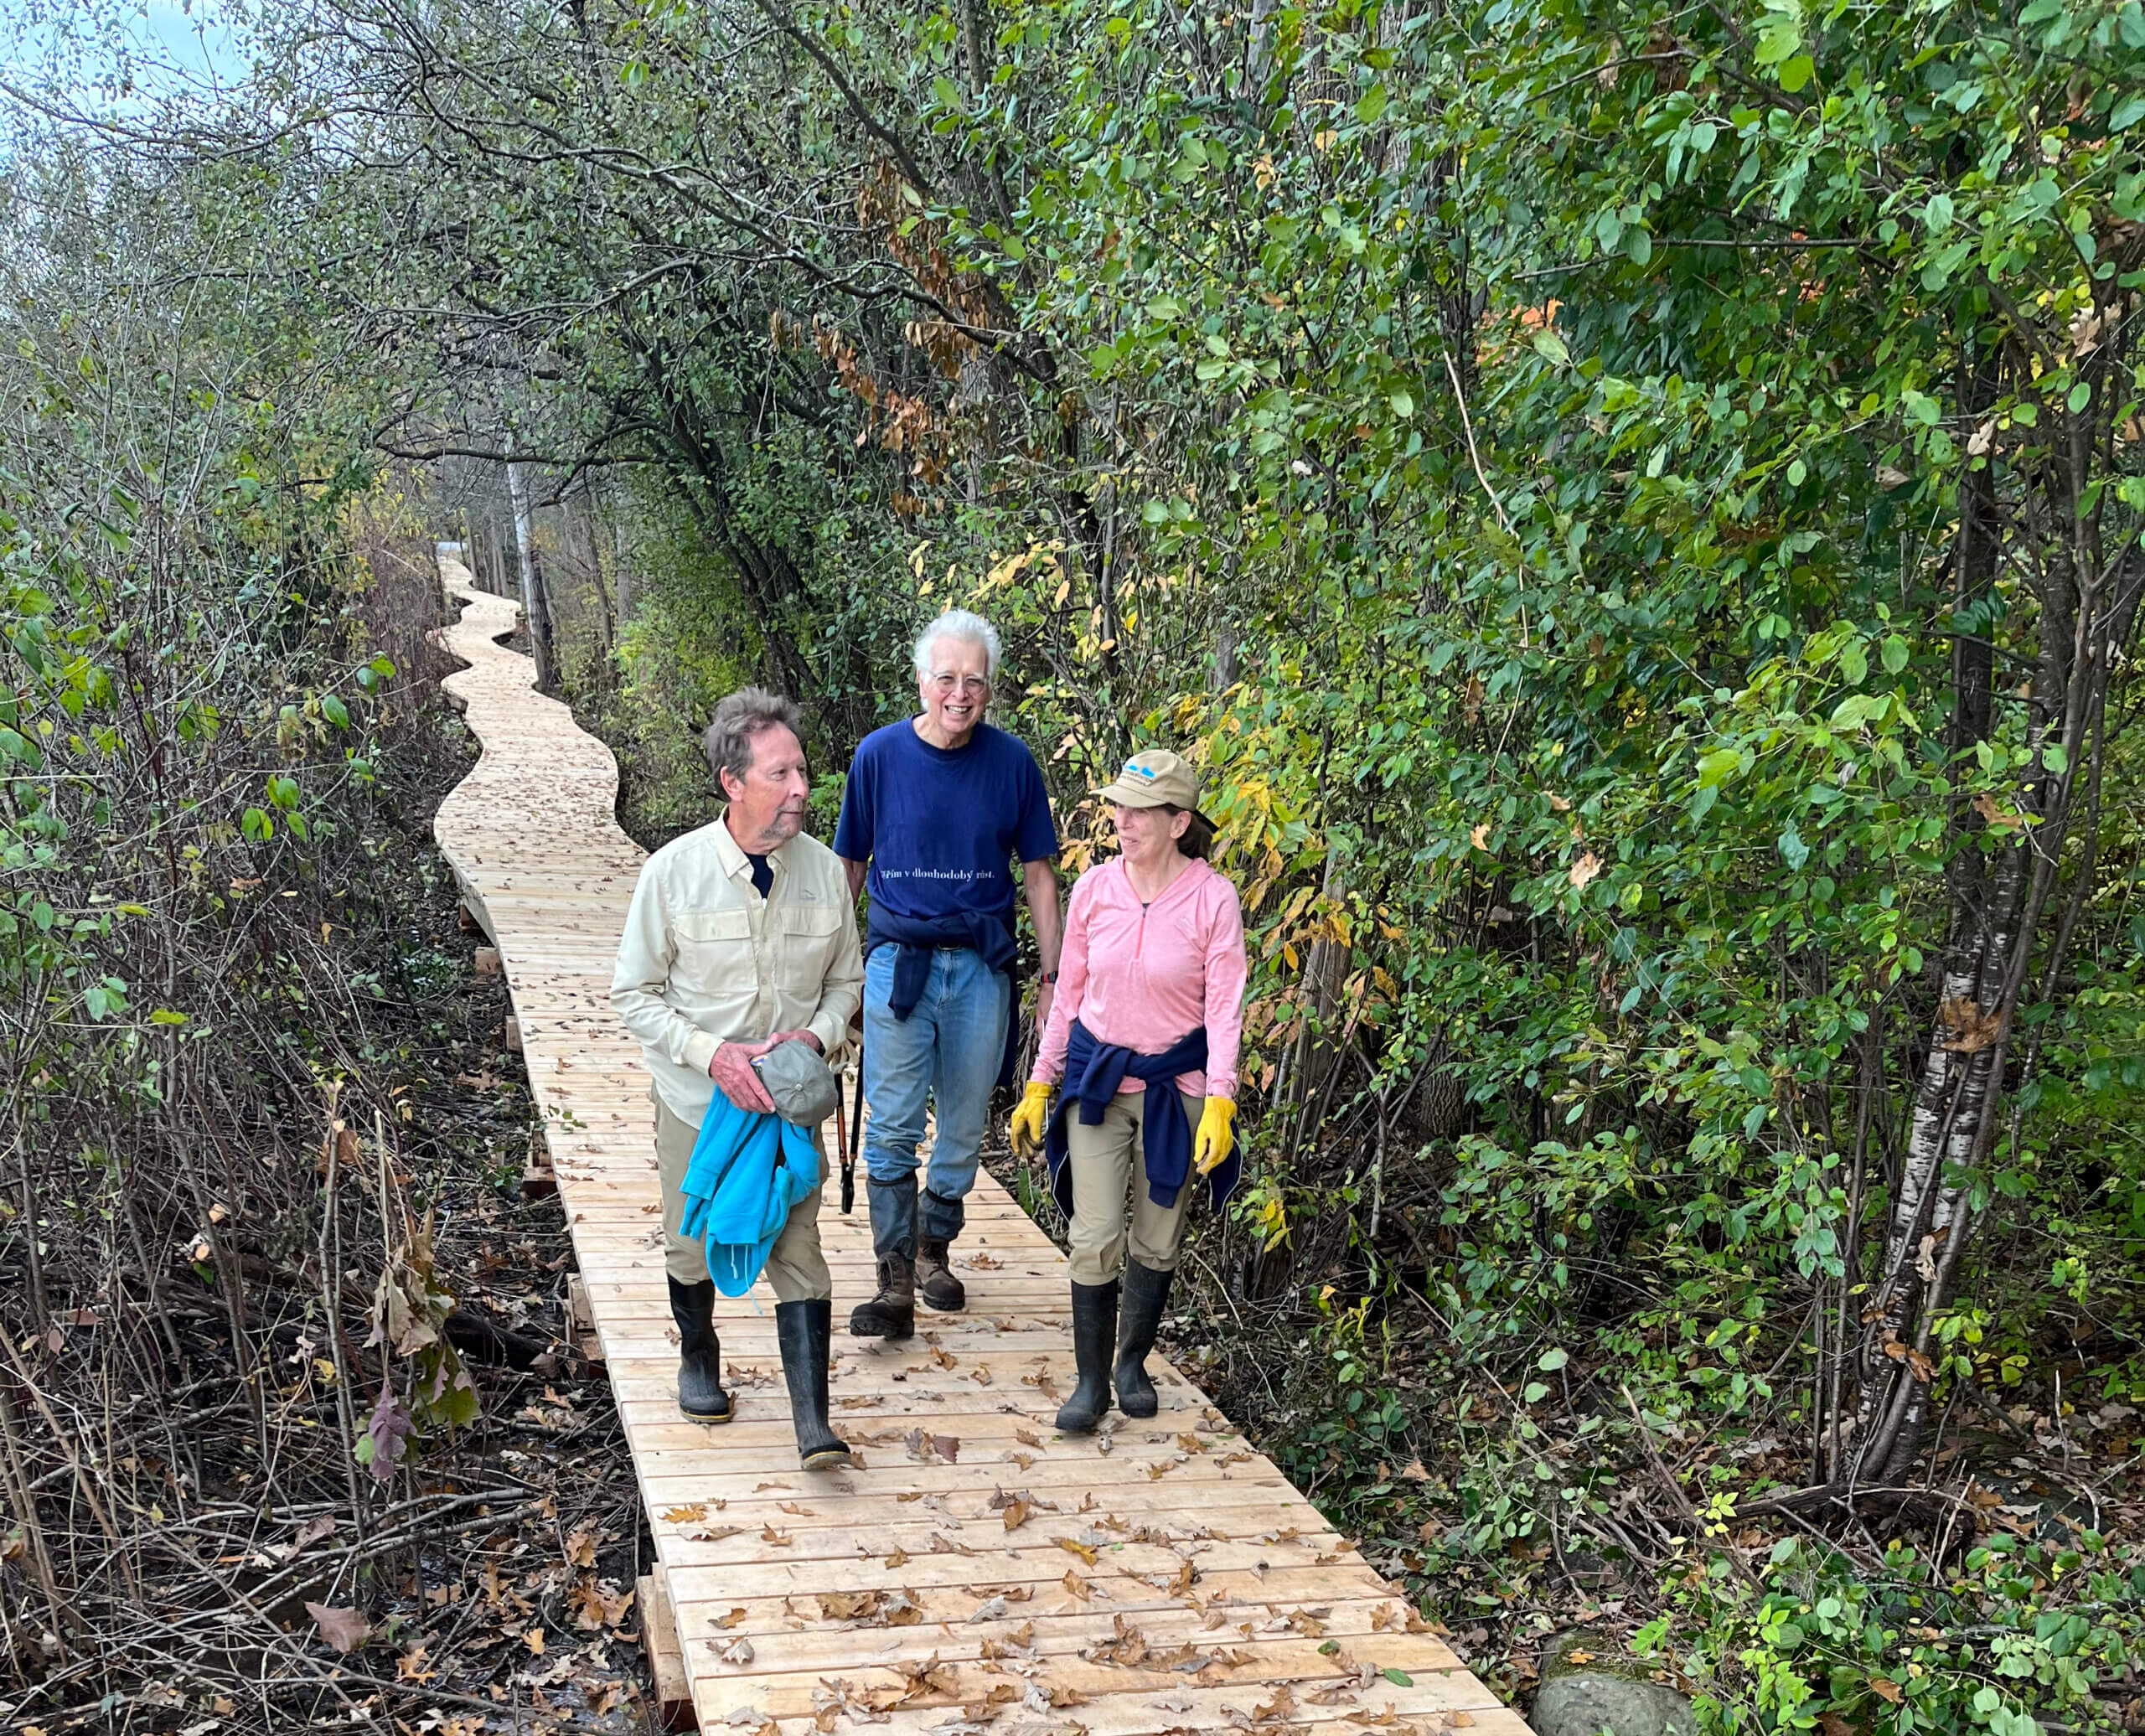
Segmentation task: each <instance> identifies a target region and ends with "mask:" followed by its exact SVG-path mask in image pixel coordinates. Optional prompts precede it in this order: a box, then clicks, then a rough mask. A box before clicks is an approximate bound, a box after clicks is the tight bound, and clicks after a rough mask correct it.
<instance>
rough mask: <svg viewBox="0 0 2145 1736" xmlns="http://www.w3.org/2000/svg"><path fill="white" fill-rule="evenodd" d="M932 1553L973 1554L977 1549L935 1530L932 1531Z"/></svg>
mask: <svg viewBox="0 0 2145 1736" xmlns="http://www.w3.org/2000/svg"><path fill="white" fill-rule="evenodd" d="M931 1553H933V1555H973V1554H974V1553H975V1551H974V1550H973V1549H971V1548H969V1546H968V1545H967V1544H966V1543H957V1542H954V1540H953V1539H952V1538H951V1537H942V1536H941V1535H940V1534H939V1533H938V1532H935V1531H934V1532H932V1533H931Z"/></svg>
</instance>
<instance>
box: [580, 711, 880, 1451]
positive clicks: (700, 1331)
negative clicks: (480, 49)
mask: <svg viewBox="0 0 2145 1736" xmlns="http://www.w3.org/2000/svg"><path fill="white" fill-rule="evenodd" d="M803 726H804V720H803V718H802V716H800V715H799V711H798V710H797V707H796V705H794V704H793V702H792V701H790V700H787V699H783V698H780V697H778V695H774V694H771V693H768V692H764V691H762V690H760V689H758V688H752V687H748V688H745V689H742V690H740V691H738V692H737V693H733V694H731V695H730V696H729V697H728V698H727V699H726V700H723V701H722V703H721V705H718V706H716V711H715V717H714V721H712V722H711V723H710V724H709V726H708V729H707V735H706V739H705V741H704V742H703V743H702V746H703V747H704V748H705V750H706V753H707V757H708V764H709V765H710V767H712V768H713V770H714V772H715V775H716V782H717V783H718V784H719V785H720V786H721V791H722V793H723V794H724V796H726V798H728V800H729V807H728V809H727V810H726V812H725V813H724V814H723V816H722V818H721V819H719V820H716V821H715V822H714V823H713V824H710V825H706V826H702V827H701V828H700V829H699V830H698V831H695V832H689V833H687V834H685V836H684V837H683V838H680V839H676V840H674V841H672V842H671V843H669V844H667V845H664V847H663V848H662V849H661V850H658V851H656V853H655V854H654V855H652V856H650V857H649V860H648V862H647V864H646V865H645V866H644V867H643V868H642V870H641V876H640V881H639V884H638V885H637V886H635V887H634V889H633V905H632V907H631V908H630V909H629V910H628V912H627V913H626V927H625V933H624V934H623V937H622V938H621V939H620V941H619V944H618V967H617V969H616V970H615V971H614V973H613V974H612V980H611V1005H612V1006H613V1007H615V1008H616V1009H617V1010H618V1016H619V1017H620V1018H621V1019H623V1020H624V1021H625V1023H626V1026H627V1027H628V1029H629V1030H630V1031H632V1032H633V1035H634V1036H638V1038H639V1039H640V1041H641V1046H642V1050H643V1055H644V1056H645V1058H646V1060H647V1063H648V1070H649V1072H650V1073H651V1074H652V1075H653V1076H654V1093H653V1095H654V1099H655V1160H656V1169H657V1170H658V1172H659V1175H661V1177H662V1182H663V1227H664V1243H665V1253H664V1267H665V1270H666V1272H667V1274H668V1276H669V1285H670V1312H671V1315H672V1318H673V1319H675V1320H676V1321H677V1324H678V1333H679V1341H680V1365H679V1371H678V1405H679V1408H680V1410H681V1411H683V1412H684V1413H685V1415H686V1416H687V1417H690V1418H692V1419H693V1420H694V1421H695V1422H701V1423H726V1422H728V1421H729V1420H730V1417H731V1401H730V1395H729V1394H728V1393H726V1392H724V1391H723V1389H722V1380H721V1373H722V1364H721V1345H720V1344H719V1342H718V1341H717V1340H716V1332H715V1324H714V1310H715V1284H714V1282H713V1280H712V1279H710V1278H709V1276H708V1272H707V1264H706V1250H705V1249H704V1248H702V1246H701V1245H700V1243H698V1242H695V1241H692V1240H690V1239H688V1238H687V1237H685V1236H684V1235H682V1234H680V1225H681V1224H682V1222H683V1221H684V1217H685V1195H684V1192H683V1191H682V1184H683V1183H684V1181H685V1171H686V1170H687V1168H688V1167H689V1165H690V1163H691V1160H692V1155H693V1146H694V1144H695V1141H696V1140H697V1139H699V1137H700V1122H701V1120H702V1119H703V1118H704V1117H705V1116H706V1113H707V1108H708V1105H709V1103H711V1102H712V1101H713V1099H714V1094H715V1093H716V1091H717V1090H720V1091H721V1093H723V1094H724V1095H725V1096H726V1097H727V1098H729V1099H730V1101H731V1103H735V1104H736V1105H737V1107H738V1108H741V1109H748V1110H753V1111H757V1112H758V1113H763V1114H765V1113H773V1108H774V1104H773V1100H772V1099H771V1098H769V1097H768V1093H767V1091H766V1089H765V1088H764V1087H763V1086H762V1084H761V1082H760V1079H759V1076H758V1075H757V1073H755V1072H753V1070H752V1062H753V1060H754V1058H755V1057H758V1056H761V1055H764V1054H765V1053H766V1052H767V1051H768V1050H769V1049H771V1048H773V1046H775V1045H776V1044H777V1043H778V1042H783V1041H788V1040H789V1039H796V1040H798V1041H803V1042H806V1043H809V1044H810V1045H811V1046H813V1047H814V1049H817V1050H818V1051H819V1052H820V1053H821V1054H822V1055H824V1056H827V1057H830V1059H831V1058H832V1057H834V1055H835V1052H836V1051H838V1050H839V1048H840V1046H841V1044H842V1042H843V1041H844V1040H845V1037H846V1036H847V1033H848V1031H849V1022H850V1015H852V1014H853V1013H855V1010H856V1009H857V1006H858V1004H859V1002H860V1000H861V996H862V993H863V984H864V964H863V958H862V954H861V950H860V948H859V947H858V944H857V935H856V907H855V903H854V902H852V900H851V899H850V893H849V886H848V882H847V881H846V879H845V876H844V875H843V872H842V867H841V864H840V861H839V860H836V858H835V855H834V852H833V851H831V850H829V849H828V848H827V847H826V845H824V844H821V843H820V842H819V840H817V839H815V838H808V837H806V836H805V835H804V811H805V805H806V803H807V801H808V800H809V796H810V793H811V785H810V783H809V779H808V778H807V777H806V775H805V767H804V746H803V743H802V741H801V739H800V737H801V734H802V731H803ZM813 1144H814V1147H815V1148H817V1147H818V1146H819V1129H816V1128H815V1129H813ZM825 1173H826V1170H825V1162H824V1152H822V1154H821V1164H820V1175H821V1177H822V1179H823V1180H824V1175H825ZM767 1276H768V1281H769V1283H770V1284H773V1288H774V1294H775V1330H776V1336H777V1338H778V1341H779V1342H780V1344H781V1346H782V1363H783V1374H784V1376H785V1377H786V1379H787V1381H788V1387H789V1398H790V1408H791V1413H792V1416H793V1421H794V1422H795V1424H796V1429H797V1444H798V1450H799V1454H801V1455H802V1456H803V1458H804V1463H805V1465H806V1467H807V1468H808V1469H814V1470H816V1469H822V1468H825V1467H829V1466H833V1465H845V1464H847V1463H848V1462H849V1453H848V1449H846V1448H845V1446H843V1444H842V1443H841V1440H840V1437H839V1436H837V1435H836V1434H835V1433H834V1431H833V1429H832V1428H831V1427H830V1424H829V1423H828V1421H827V1364H828V1356H829V1349H828V1346H829V1337H830V1330H831V1326H830V1321H831V1309H832V1298H833V1294H834V1287H833V1283H832V1280H831V1279H830V1276H829V1274H828V1271H827V1263H826V1259H825V1258H824V1256H823V1255H822V1254H821V1253H820V1251H819V1194H818V1193H817V1192H816V1191H815V1192H814V1193H813V1194H811V1195H810V1196H809V1197H807V1198H806V1199H804V1201H800V1202H799V1204H798V1205H797V1206H795V1207H793V1209H792V1211H791V1212H790V1214H789V1218H788V1222H787V1224H786V1225H785V1226H784V1227H783V1232H782V1234H781V1235H780V1236H779V1237H778V1238H777V1240H776V1242H775V1244H774V1248H773V1251H772V1252H771V1253H769V1255H768V1263H767Z"/></svg>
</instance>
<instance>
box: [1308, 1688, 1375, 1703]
mask: <svg viewBox="0 0 2145 1736" xmlns="http://www.w3.org/2000/svg"><path fill="white" fill-rule="evenodd" d="M1361 1692H1362V1689H1361V1688H1359V1687H1357V1686H1356V1685H1355V1683H1353V1682H1331V1683H1329V1684H1328V1685H1327V1686H1326V1687H1322V1688H1320V1689H1318V1690H1317V1691H1316V1692H1314V1693H1308V1694H1305V1696H1304V1701H1305V1704H1306V1705H1310V1706H1341V1705H1345V1704H1346V1703H1347V1702H1349V1701H1351V1700H1352V1699H1354V1698H1355V1697H1357V1695H1358V1694H1360V1693H1361Z"/></svg>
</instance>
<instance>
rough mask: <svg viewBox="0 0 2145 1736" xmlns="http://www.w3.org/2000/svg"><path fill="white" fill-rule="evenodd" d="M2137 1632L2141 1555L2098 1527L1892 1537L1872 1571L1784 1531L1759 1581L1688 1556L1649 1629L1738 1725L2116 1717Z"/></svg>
mask: <svg viewBox="0 0 2145 1736" xmlns="http://www.w3.org/2000/svg"><path fill="white" fill-rule="evenodd" d="M1693 1640H1695V1643H1692V1642H1693ZM2141 1642H2145V1568H2140V1567H2137V1566H2130V1567H2128V1568H2125V1567H2124V1566H2123V1565H2122V1564H2121V1563H2118V1562H2116V1561H2112V1560H2111V1558H2109V1556H2108V1553H2107V1552H2106V1545H2105V1544H2104V1543H2103V1542H2102V1540H2101V1537H2099V1536H2098V1534H2097V1533H2095V1532H2084V1533H2082V1534H2081V1535H2080V1537H2078V1538H2077V1540H2076V1541H2075V1542H2071V1543H2067V1544H2062V1545H2054V1544H2049V1543H2044V1542H2037V1541H2034V1540H2033V1539H2030V1538H2021V1537H2014V1536H2011V1535H2008V1534H2003V1533H1999V1534H1998V1535H1997V1536H1996V1537H1992V1538H1991V1539H1990V1540H1989V1542H1987V1544H1986V1545H1984V1546H1982V1547H1977V1548H1975V1549H1973V1550H1971V1551H1969V1552H1968V1553H1967V1555H1966V1557H1965V1558H1964V1560H1963V1561H1962V1562H1960V1563H1957V1564H1956V1567H1953V1568H1950V1569H1949V1570H1944V1571H1940V1570H1938V1569H1937V1568H1934V1567H1933V1566H1932V1565H1931V1563H1929V1562H1928V1561H1927V1560H1926V1559H1925V1558H1923V1557H1921V1556H1920V1555H1918V1554H1917V1553H1915V1551H1914V1550H1912V1549H1910V1548H1906V1547H1903V1546H1901V1545H1898V1544H1894V1545H1893V1546H1892V1547H1891V1548H1890V1549H1889V1550H1888V1551H1887V1552H1886V1553H1885V1555H1884V1559H1883V1562H1882V1564H1881V1567H1880V1568H1879V1571H1878V1572H1876V1573H1870V1572H1869V1571H1868V1570H1867V1569H1866V1568H1861V1567H1858V1565H1857V1564H1856V1563H1853V1562H1851V1561H1849V1560H1848V1559H1847V1558H1844V1557H1843V1556H1841V1555H1838V1554H1836V1553H1831V1552H1829V1551H1826V1550H1823V1549H1821V1548H1817V1547H1813V1546H1812V1545H1811V1544H1810V1543H1809V1542H1806V1541H1802V1540H1795V1539H1790V1540H1786V1541H1783V1542H1781V1543H1780V1544H1779V1545H1777V1546H1776V1547H1775V1548H1774V1549H1773V1551H1772V1553H1771V1557H1770V1560H1769V1561H1768V1562H1767V1563H1766V1564H1765V1569H1764V1573H1763V1576H1762V1579H1761V1581H1760V1583H1758V1584H1745V1583H1744V1582H1743V1581H1740V1580H1739V1579H1737V1578H1735V1577H1734V1575H1733V1574H1731V1573H1729V1571H1728V1569H1727V1568H1726V1567H1725V1565H1724V1564H1722V1563H1713V1564H1712V1565H1711V1566H1706V1565H1702V1564H1699V1565H1693V1568H1691V1570H1690V1571H1689V1572H1688V1573H1686V1574H1683V1575H1681V1576H1679V1577H1678V1578H1677V1580H1676V1581H1675V1582H1674V1584H1673V1585H1672V1595H1671V1600H1670V1613H1668V1614H1665V1615H1662V1616H1661V1617H1659V1618H1657V1620H1655V1621H1654V1622H1653V1623H1652V1624H1651V1625H1650V1626H1648V1627H1647V1628H1646V1629H1645V1630H1642V1631H1641V1635H1639V1644H1640V1646H1641V1648H1651V1650H1653V1651H1655V1652H1656V1653H1657V1654H1658V1655H1660V1656H1664V1657H1667V1658H1668V1659H1670V1660H1671V1661H1673V1662H1674V1663H1675V1665H1676V1666H1677V1668H1678V1669H1679V1670H1681V1671H1683V1672H1684V1673H1686V1674H1687V1675H1688V1676H1690V1677H1692V1678H1693V1680H1694V1681H1695V1682H1697V1683H1698V1686H1699V1688H1700V1692H1701V1698H1700V1700H1699V1702H1698V1704H1699V1709H1700V1712H1701V1713H1702V1715H1703V1722H1704V1723H1705V1725H1706V1727H1707V1728H1709V1729H1713V1730H1719V1731H1723V1732H1735V1733H1743V1732H1752V1733H1755V1732H1760V1731H1763V1732H1773V1731H1791V1730H1813V1729H1817V1728H1820V1726H1821V1725H1827V1726H1828V1725H1829V1724H1831V1723H1834V1722H1838V1723H1845V1724H1846V1725H1848V1727H1849V1728H1853V1727H1855V1726H1861V1727H1863V1728H1873V1727H1874V1728H1885V1729H1895V1730H1899V1731H1902V1732H1905V1731H1912V1730H1931V1731H1934V1730H1945V1731H1965V1730H1987V1731H1988V1732H1990V1733H1992V1736H2034V1732H2035V1731H2038V1730H2039V1729H2042V1728H2045V1727H2046V1725H2047V1724H2048V1723H2060V1724H2065V1725H2069V1726H2070V1727H2071V1728H2088V1729H2097V1728H2111V1707H2110V1706H2109V1704H2108V1702H2106V1699H2104V1698H2103V1697H2101V1693H2102V1691H2103V1690H2104V1689H2106V1687H2111V1686H2112V1685H2113V1683H2115V1682H2119V1681H2122V1680H2123V1679H2124V1678H2125V1677H2127V1674H2128V1672H2129V1671H2130V1669H2131V1668H2132V1666H2133V1664H2134V1661H2135V1659H2136V1658H2137V1651H2138V1647H2139V1645H2140V1644H2141Z"/></svg>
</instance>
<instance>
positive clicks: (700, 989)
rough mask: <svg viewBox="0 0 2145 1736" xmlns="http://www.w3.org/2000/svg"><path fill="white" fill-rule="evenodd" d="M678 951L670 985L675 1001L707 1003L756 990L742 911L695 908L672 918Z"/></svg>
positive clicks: (748, 933)
mask: <svg viewBox="0 0 2145 1736" xmlns="http://www.w3.org/2000/svg"><path fill="white" fill-rule="evenodd" d="M671 933H672V935H673V937H674V940H675V946H676V953H675V956H674V957H673V958H672V959H671V961H670V985H671V988H672V989H673V990H674V991H675V993H676V995H678V997H679V999H680V1000H685V1001H690V1002H692V1003H695V1004H697V1005H706V1004H707V1003H709V1002H711V1001H717V1000H728V999H730V998H731V997H732V996H741V997H742V998H743V999H745V1000H751V999H752V996H753V995H755V994H756V993H757V992H758V988H759V976H758V968H757V965H756V964H754V962H753V958H752V918H751V917H748V916H747V915H746V914H745V912H743V911H742V910H699V911H691V912H686V913H685V914H684V915H682V916H680V917H675V918H674V919H673V922H672V926H671Z"/></svg>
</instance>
